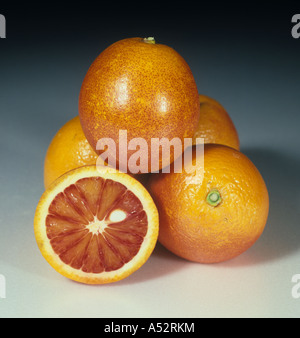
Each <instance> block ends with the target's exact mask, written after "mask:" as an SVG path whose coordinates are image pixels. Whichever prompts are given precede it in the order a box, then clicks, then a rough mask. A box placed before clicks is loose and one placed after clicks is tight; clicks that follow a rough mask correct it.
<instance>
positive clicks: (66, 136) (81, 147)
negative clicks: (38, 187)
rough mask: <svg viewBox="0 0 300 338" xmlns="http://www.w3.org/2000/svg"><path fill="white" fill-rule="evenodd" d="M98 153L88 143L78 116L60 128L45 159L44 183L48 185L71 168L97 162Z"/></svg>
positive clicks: (46, 186)
mask: <svg viewBox="0 0 300 338" xmlns="http://www.w3.org/2000/svg"><path fill="white" fill-rule="evenodd" d="M97 157H98V155H97V154H96V153H95V152H94V150H93V149H92V147H91V146H90V144H89V143H88V141H87V139H86V137H85V135H84V133H83V130H82V128H81V124H80V120H79V117H78V116H76V117H74V118H73V119H71V120H70V121H68V122H67V123H66V124H65V125H64V126H63V127H61V128H60V129H59V131H58V132H57V133H56V135H55V136H54V138H53V139H52V141H51V143H50V145H49V147H48V150H47V153H46V157H45V161H44V185H45V188H46V189H47V188H48V186H49V185H50V184H51V183H52V182H53V181H55V180H56V179H57V178H58V177H59V176H61V175H63V174H64V173H66V172H67V171H69V170H72V169H75V168H78V167H81V166H84V165H92V164H96V161H97Z"/></svg>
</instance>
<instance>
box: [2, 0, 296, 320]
mask: <svg viewBox="0 0 300 338" xmlns="http://www.w3.org/2000/svg"><path fill="white" fill-rule="evenodd" d="M51 3H52V5H51V6H48V7H47V5H45V4H43V5H34V6H33V5H29V4H28V3H26V4H24V3H23V4H21V5H19V6H17V5H15V7H14V8H8V7H5V5H2V3H1V5H0V13H1V14H3V15H5V17H6V21H7V38H6V39H0V114H1V115H0V116H1V120H0V168H1V169H0V170H1V171H0V274H1V275H3V276H4V277H5V279H6V298H5V299H1V298H0V317H112V318H114V317H194V318H196V317H299V316H300V298H298V299H297V298H293V297H292V287H293V286H294V285H295V284H293V283H292V276H293V275H295V274H300V221H299V219H300V207H299V205H300V193H299V188H300V185H299V172H300V142H299V127H300V39H294V38H292V35H291V29H292V26H293V24H292V23H291V18H292V16H293V15H294V14H296V13H300V5H299V6H298V7H297V6H294V3H292V2H287V1H284V2H281V4H280V5H279V4H277V3H275V2H267V1H264V2H263V4H262V2H260V3H255V2H251V6H250V5H247V4H241V5H239V6H237V5H234V4H231V3H230V2H226V4H224V3H223V4H221V2H220V3H218V2H214V3H212V4H211V5H210V6H208V5H206V4H204V2H202V1H198V2H193V3H188V2H184V3H182V4H180V5H178V6H177V7H176V5H175V3H173V4H170V5H169V6H166V5H162V4H156V3H154V2H151V3H149V4H145V5H138V6H131V5H130V4H126V5H122V6H121V5H118V4H117V3H114V4H113V5H111V6H110V7H108V6H107V5H106V6H104V5H103V4H101V3H100V2H99V4H98V7H95V3H94V2H88V1H85V2H82V4H81V7H69V8H67V9H66V8H63V7H61V5H58V4H57V5H55V4H54V2H51ZM298 3H299V2H298ZM174 6H175V7H174ZM134 36H140V37H145V36H154V37H155V39H156V40H157V42H158V43H164V44H167V45H169V46H171V47H173V48H174V49H175V50H177V51H178V52H179V53H180V54H181V55H182V56H183V57H184V58H185V59H186V61H187V62H188V63H189V65H190V67H191V69H192V71H193V73H194V76H195V79H196V82H197V85H198V89H199V92H200V93H202V94H206V95H209V96H212V97H213V98H215V99H217V100H218V101H219V102H220V103H221V104H223V105H224V106H225V108H226V109H227V111H228V112H229V114H230V115H231V117H232V119H233V121H234V123H235V125H236V127H237V129H238V132H239V135H240V141H241V150H242V151H243V152H244V153H245V154H246V155H248V156H249V157H250V159H251V160H252V161H253V162H254V163H255V165H256V166H257V167H258V169H259V170H260V171H261V173H262V175H263V177H264V179H265V181H266V184H267V186H268V189H269V193H270V215H269V219H268V223H267V226H266V229H265V232H264V233H263V235H262V237H261V238H260V239H259V240H258V242H257V243H256V244H255V245H254V246H253V247H252V248H251V249H250V250H248V251H247V252H246V253H244V254H242V255H241V256H239V257H237V258H236V259H233V260H231V261H228V262H225V263H221V264H217V265H200V264H195V263H189V262H186V261H184V260H182V259H180V258H177V257H176V256H174V255H172V254H171V253H169V252H167V251H166V250H165V249H164V248H162V247H161V246H160V245H158V246H157V248H156V250H155V252H154V253H153V255H152V256H151V258H150V259H149V261H148V262H147V263H146V264H145V265H144V266H143V267H142V268H141V269H140V270H139V271H137V272H136V273H135V274H133V275H132V276H130V277H128V278H127V279H125V280H124V281H121V282H119V283H116V284H112V285H105V286H99V287H98V286H97V287H90V286H85V285H80V284H77V283H74V282H71V281H69V280H67V279H66V278H64V277H62V276H60V275H59V274H57V273H56V272H55V271H54V270H53V269H52V268H51V267H50V266H49V265H48V264H47V263H46V261H45V260H44V258H43V257H42V256H41V254H40V252H39V250H38V248H37V245H36V242H35V238H34V234H33V217H34V212H35V207H36V205H37V203H38V200H39V198H40V196H41V194H42V193H43V160H44V156H45V153H46V150H47V147H48V145H49V143H50V141H51V139H52V137H53V136H54V135H55V133H56V132H57V130H58V129H59V128H60V127H61V126H62V125H63V124H64V123H66V122H67V121H68V120H69V119H71V118H72V117H73V116H75V115H76V114H77V113H78V111H77V103H78V94H79V90H80V86H81V82H82V80H83V78H84V76H85V73H86V71H87V70H88V67H89V66H90V64H91V63H92V62H93V60H94V59H95V58H96V57H97V55H98V54H99V53H100V52H101V51H103V50H104V49H105V48H106V47H108V46H109V45H110V44H112V43H113V42H115V41H118V40H120V39H123V38H127V37H134ZM299 282H300V281H299ZM299 292H300V289H299Z"/></svg>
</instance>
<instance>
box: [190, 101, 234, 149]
mask: <svg viewBox="0 0 300 338" xmlns="http://www.w3.org/2000/svg"><path fill="white" fill-rule="evenodd" d="M199 101H200V120H199V123H198V127H197V130H196V132H195V134H194V137H193V144H196V138H197V137H199V138H204V143H216V144H222V145H225V146H228V147H232V148H234V149H236V150H240V141H239V136H238V132H237V130H236V128H235V125H234V124H233V122H232V119H231V118H230V116H229V114H228V113H227V111H226V110H225V108H224V107H223V106H222V105H221V104H220V103H219V102H218V101H216V100H214V99H213V98H211V97H208V96H205V95H199Z"/></svg>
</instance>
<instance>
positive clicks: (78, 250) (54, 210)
mask: <svg viewBox="0 0 300 338" xmlns="http://www.w3.org/2000/svg"><path fill="white" fill-rule="evenodd" d="M34 231H35V236H36V241H37V244H38V246H39V249H40V251H41V253H42V254H43V256H44V257H45V259H46V260H47V261H48V263H49V264H50V265H51V266H52V267H53V268H54V269H55V270H56V271H58V272H59V273H60V274H62V275H63V276H65V277H68V278H70V279H72V280H75V281H78V282H82V283H86V284H104V283H110V282H115V281H118V280H121V279H123V278H125V277H127V276H129V275H130V274H132V273H133V272H134V271H136V270H137V269H139V268H140V267H141V266H142V265H143V264H144V263H145V262H146V261H147V259H148V258H149V257H150V255H151V253H152V251H153V249H154V247H155V244H156V242H157V237H158V212H157V209H156V206H155V204H154V202H153V200H152V198H151V196H150V195H149V193H148V192H147V190H146V189H145V188H144V186H143V185H142V184H141V183H140V182H138V181H137V180H136V179H134V178H133V177H131V176H129V175H128V174H124V173H120V172H118V171H117V170H113V169H110V170H108V169H107V168H102V169H101V168H100V167H97V166H85V167H80V168H78V169H74V170H72V171H69V172H67V173H66V174H64V175H63V176H61V177H59V178H58V179H57V180H56V181H55V182H54V183H53V184H51V185H50V186H49V188H48V189H47V190H46V191H45V192H44V194H43V195H42V197H41V199H40V201H39V203H38V206H37V209H36V213H35V218H34Z"/></svg>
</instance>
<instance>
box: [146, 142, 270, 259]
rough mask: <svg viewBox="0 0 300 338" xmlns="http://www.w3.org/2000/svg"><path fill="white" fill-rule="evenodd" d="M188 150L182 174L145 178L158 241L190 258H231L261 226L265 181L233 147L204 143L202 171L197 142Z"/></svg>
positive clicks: (251, 240) (264, 212) (265, 212)
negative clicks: (157, 219)
mask: <svg viewBox="0 0 300 338" xmlns="http://www.w3.org/2000/svg"><path fill="white" fill-rule="evenodd" d="M186 151H191V152H192V156H191V157H190V158H191V160H190V161H187V163H184V167H185V170H184V171H182V173H174V171H173V172H171V173H160V174H153V175H152V176H151V178H150V181H149V185H148V188H149V192H150V194H151V195H152V197H153V199H154V202H155V203H156V205H157V208H158V212H159V216H160V228H159V241H160V243H161V244H162V245H164V246H165V247H166V248H167V249H169V250H170V251H172V252H173V253H174V254H176V255H178V256H180V257H183V258H185V259H187V260H190V261H195V262H200V263H217V262H221V261H226V260H229V259H231V258H234V257H236V256H238V255H240V254H241V253H243V252H244V251H246V250H247V249H248V248H250V247H251V246H252V245H253V244H254V243H255V241H256V240H257V239H258V238H259V237H260V235H261V234H262V232H263V230H264V227H265V224H266V221H267V216H268V210H269V197H268V191H267V188H266V185H265V183H264V180H263V178H262V176H261V174H260V173H259V171H258V169H257V168H256V167H255V166H254V164H253V163H252V162H251V161H250V160H249V159H248V158H247V157H246V156H245V155H244V154H242V153H241V152H239V151H237V150H235V149H233V148H231V147H227V146H223V145H214V144H207V145H204V171H203V165H202V162H201V161H200V159H201V158H200V157H201V156H202V157H203V152H202V154H200V155H199V154H198V155H197V154H196V151H195V146H194V147H192V148H191V149H188V150H186ZM197 159H198V161H197ZM202 160H203V158H202ZM192 166H194V171H192V168H193V167H192ZM201 166H202V170H201ZM201 175H202V176H201Z"/></svg>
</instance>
